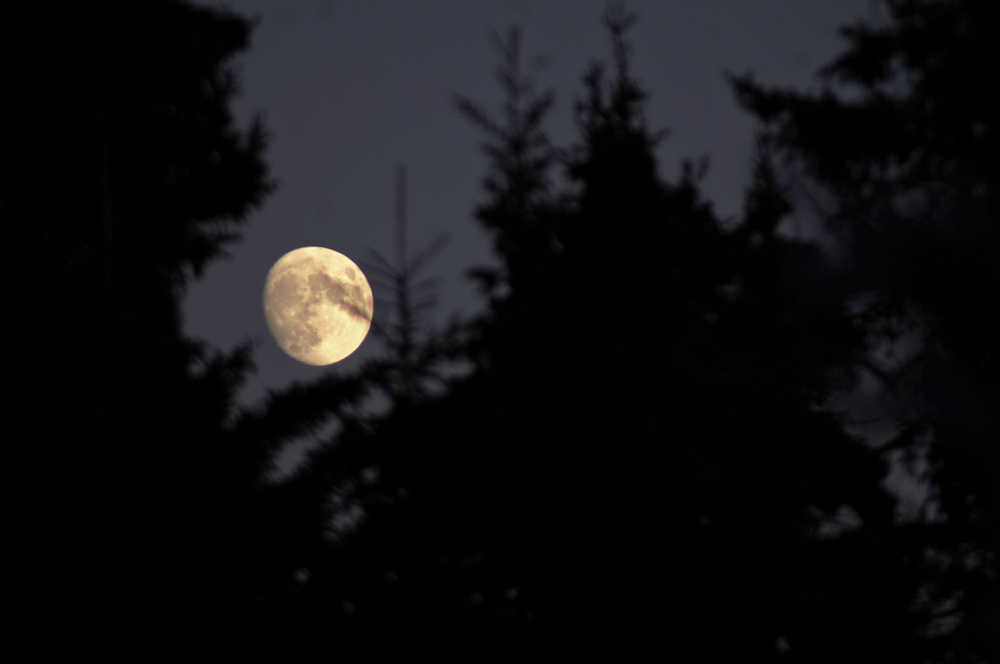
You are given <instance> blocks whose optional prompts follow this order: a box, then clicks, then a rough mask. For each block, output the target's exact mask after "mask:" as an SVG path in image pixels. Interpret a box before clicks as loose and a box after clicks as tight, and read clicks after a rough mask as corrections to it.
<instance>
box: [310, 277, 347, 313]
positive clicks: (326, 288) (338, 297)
mask: <svg viewBox="0 0 1000 664" xmlns="http://www.w3.org/2000/svg"><path fill="white" fill-rule="evenodd" d="M309 290H310V291H311V292H312V294H313V297H314V298H321V297H323V296H326V299H328V300H329V301H330V302H331V303H333V304H335V305H337V306H341V307H343V306H346V304H347V302H346V300H347V288H346V287H345V286H344V284H342V283H340V282H339V281H337V280H336V279H334V278H333V277H331V276H330V275H328V274H324V273H322V272H314V273H313V274H310V275H309ZM316 301H317V302H318V299H317V300H316Z"/></svg>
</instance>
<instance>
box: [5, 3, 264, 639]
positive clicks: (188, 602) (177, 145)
mask: <svg viewBox="0 0 1000 664" xmlns="http://www.w3.org/2000/svg"><path fill="white" fill-rule="evenodd" d="M60 11H61V10H60ZM15 16H16V17H17V18H18V19H19V22H18V24H17V26H16V28H15V29H16V30H20V31H22V33H23V34H33V35H35V37H36V38H37V39H36V40H35V41H34V42H32V44H31V45H30V46H24V47H23V50H22V51H21V52H20V54H19V57H20V62H22V63H23V65H24V66H23V67H22V68H21V74H22V75H23V78H22V77H18V79H17V80H18V81H21V80H24V81H25V86H24V87H23V88H15V92H16V94H14V95H11V97H10V98H9V102H8V103H7V104H6V106H7V111H6V115H5V117H6V118H7V119H9V123H8V124H6V125H5V127H4V129H5V131H6V132H7V135H8V136H9V137H10V141H9V145H10V147H11V149H10V150H8V151H7V152H6V155H5V164H6V166H5V168H6V171H5V175H8V176H9V177H5V178H4V182H3V192H2V200H3V214H4V217H5V220H6V221H8V223H11V224H16V225H19V226H20V227H23V228H26V229H27V230H28V232H29V235H30V236H31V238H32V245H33V246H36V247H38V248H40V249H41V251H42V253H43V254H44V256H45V269H44V270H39V271H38V277H37V280H36V282H37V286H38V287H39V295H38V296H36V297H35V298H33V302H32V303H31V304H30V305H29V308H28V309H27V310H25V312H24V315H25V316H26V317H27V318H29V319H31V320H32V321H34V324H33V331H32V333H31V337H32V339H31V347H32V348H37V349H38V351H37V353H38V354H37V355H36V357H37V358H38V366H37V367H35V369H34V371H33V374H34V379H33V381H32V382H31V383H29V387H28V391H29V399H31V402H32V403H33V406H34V408H33V409H31V410H30V411H28V412H26V413H25V415H27V416H28V417H30V418H32V421H31V423H30V426H29V428H28V429H27V430H26V431H29V432H30V433H28V434H27V436H26V438H25V447H28V448H30V449H31V455H30V456H31V458H32V459H33V460H35V463H36V464H37V465H34V466H30V467H31V468H32V472H31V473H30V475H31V477H32V480H33V482H34V483H35V484H36V486H35V487H33V489H34V490H33V491H31V492H30V493H29V492H26V493H25V494H23V496H22V499H23V503H24V505H25V509H26V510H31V513H32V515H33V520H34V523H35V527H36V530H37V531H38V534H37V536H36V537H34V538H33V540H32V541H35V542H38V543H39V546H38V549H39V551H38V552H37V555H36V563H37V564H39V565H40V566H41V567H42V569H43V570H44V571H42V572H40V573H39V575H38V577H37V579H38V584H39V585H40V586H43V587H44V588H45V589H46V590H49V591H51V594H49V595H47V594H45V593H43V592H42V591H41V590H40V591H39V595H40V597H43V598H44V599H43V600H42V601H43V603H47V604H48V605H50V606H52V607H59V608H58V609H53V611H52V612H51V613H46V614H44V616H43V619H44V617H45V616H47V617H49V618H50V619H55V618H56V617H57V615H58V614H59V613H62V617H64V618H65V619H66V623H65V624H77V625H81V626H82V625H93V624H94V623H95V622H106V623H107V624H109V625H110V624H115V625H118V626H117V627H116V628H115V629H116V630H118V631H122V632H129V633H134V632H133V630H134V629H135V628H136V627H145V628H150V629H157V630H159V629H166V628H167V627H168V625H167V622H166V621H173V624H174V625H175V626H178V628H179V626H180V625H181V624H183V623H185V622H187V621H189V620H192V619H197V618H199V617H205V616H206V615H211V614H213V613H214V612H216V611H222V610H223V607H227V608H231V607H232V606H233V605H234V604H236V603H237V597H236V596H237V595H238V594H239V593H240V592H242V591H243V590H244V589H245V588H246V587H247V585H248V584H247V570H248V566H247V565H246V564H245V563H246V561H247V554H246V551H247V550H248V549H249V550H251V551H253V549H252V547H248V546H246V544H247V539H248V537H249V533H250V532H252V531H253V528H255V527H256V525H255V519H254V518H253V517H251V516H250V514H251V513H252V511H253V509H254V498H253V496H254V492H255V487H256V482H257V478H258V477H259V475H260V473H261V471H262V468H264V467H265V466H266V464H267V462H268V459H269V457H270V454H271V452H272V450H269V449H266V448H260V447H258V448H254V449H248V448H247V447H246V446H245V445H242V443H243V442H244V441H240V440H237V439H236V438H235V437H234V435H233V431H232V429H231V423H232V420H233V418H234V416H235V415H236V412H235V405H234V396H235V392H236V390H237V388H238V386H239V385H240V383H241V382H242V380H243V378H244V376H245V375H246V373H247V371H249V370H250V369H251V366H252V365H251V361H250V354H249V348H248V347H247V346H241V347H239V348H237V349H235V350H233V351H231V352H219V351H214V350H211V349H209V348H208V347H207V346H206V345H204V344H202V343H200V342H198V341H195V340H192V339H189V338H186V337H185V336H184V335H183V332H182V329H181V316H180V308H179V307H180V298H181V297H182V295H183V294H184V292H185V287H186V286H187V285H188V284H189V283H190V282H191V280H192V279H193V278H196V277H197V276H199V275H200V274H201V272H202V270H203V268H204V266H205V265H206V264H207V263H208V262H209V261H211V260H213V259H215V258H217V257H219V256H221V255H223V254H224V253H225V250H226V249H227V248H228V247H229V246H231V244H232V243H233V242H234V241H236V240H237V239H238V238H239V229H240V226H241V225H242V224H243V223H244V222H245V220H246V218H247V215H248V214H249V213H250V211H251V210H253V209H254V207H255V206H257V205H258V204H259V203H260V202H261V201H262V200H263V197H264V196H265V195H266V194H267V193H268V191H269V189H270V187H271V183H270V182H269V180H268V176H267V168H266V166H265V164H264V162H263V159H262V151H263V148H264V145H265V134H264V131H263V128H262V125H261V124H260V123H259V122H256V121H255V122H253V123H252V124H251V125H250V126H249V127H247V128H241V127H238V126H236V125H235V124H234V122H233V119H232V116H231V113H230V110H229V105H230V103H231V100H232V97H233V95H234V94H235V93H236V90H237V86H236V78H235V75H234V72H233V70H232V69H231V67H230V65H229V60H230V58H231V57H232V56H233V55H234V54H236V53H238V52H239V51H241V50H243V49H244V48H246V46H247V43H248V40H249V36H250V31H251V25H250V23H249V22H248V21H247V20H245V19H244V18H242V17H240V16H238V15H235V14H232V13H229V12H225V11H220V10H214V9H207V8H202V7H194V6H191V5H189V4H186V3H183V2H168V1H157V2H145V3H125V2H120V3H113V2H112V3H97V4H94V5H86V6H85V7H83V6H77V7H70V6H67V7H65V13H64V14H63V13H59V14H57V15H53V16H48V17H44V16H39V15H34V16H31V17H30V18H29V17H28V15H27V14H23V15H22V14H20V13H18V14H15ZM12 27H14V26H12ZM248 529H249V530H248ZM252 555H253V554H252V553H251V556H252ZM52 629H53V630H56V629H57V628H55V627H53V628H52Z"/></svg>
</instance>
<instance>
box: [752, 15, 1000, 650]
mask: <svg viewBox="0 0 1000 664" xmlns="http://www.w3.org/2000/svg"><path fill="white" fill-rule="evenodd" d="M884 7H885V8H886V10H887V20H886V21H885V23H884V24H883V25H877V26H873V25H866V24H857V25H853V26H850V27H848V28H845V29H844V30H843V35H844V37H845V38H846V40H847V42H848V46H847V48H846V50H845V52H844V53H843V54H842V55H841V56H839V57H838V58H836V59H835V60H834V61H833V62H832V63H830V65H829V66H827V67H826V68H825V69H824V70H823V71H822V76H823V78H824V80H825V83H826V87H825V90H824V91H823V92H822V93H821V94H819V95H807V94H802V93H799V92H796V91H787V90H775V89H769V88H766V87H764V86H761V85H759V84H757V83H755V82H754V81H753V80H752V79H751V78H749V77H740V78H736V79H735V80H734V84H735V88H736V91H737V94H738V96H739V98H740V100H741V102H742V103H743V104H744V105H745V106H746V107H747V108H748V109H749V110H750V111H751V112H752V113H754V114H755V115H757V116H758V117H759V118H760V119H761V120H763V121H764V123H765V130H766V132H767V133H768V134H769V135H770V137H771V139H772V140H773V141H774V143H775V145H777V146H779V149H780V151H781V153H782V154H783V155H784V156H785V157H786V163H787V165H788V167H787V168H786V169H785V170H786V171H788V172H789V173H795V174H796V175H795V177H797V179H798V180H799V182H800V183H801V185H802V188H803V189H806V190H810V191H812V192H814V194H813V195H814V197H815V198H817V199H818V198H823V199H824V200H827V201H829V203H828V204H827V205H826V206H825V209H824V210H823V212H822V217H823V220H824V222H825V223H826V224H827V225H828V227H829V228H831V229H832V230H834V231H835V233H836V234H837V235H838V236H839V237H840V238H841V240H842V242H843V245H844V247H845V249H846V255H847V263H848V265H849V269H850V274H849V281H850V282H851V287H852V289H853V290H854V292H855V293H856V294H858V295H859V296H860V295H863V296H864V298H863V300H859V301H861V302H863V306H862V308H861V316H862V318H863V320H864V321H865V326H866V329H867V331H868V334H869V336H870V338H871V339H872V340H873V343H881V342H886V341H888V342H893V341H895V340H897V339H899V338H900V337H901V336H903V335H904V334H907V333H908V334H910V336H911V339H912V337H913V336H917V337H918V339H917V341H915V342H914V341H912V340H911V341H910V342H909V344H910V346H911V348H906V347H905V346H904V347H903V350H902V355H903V356H904V359H905V361H897V362H894V363H890V364H889V365H881V366H880V365H879V363H878V362H875V361H874V360H873V361H872V362H869V368H870V369H871V370H873V371H875V373H876V374H877V375H878V376H879V377H880V378H881V379H882V380H883V381H884V383H885V386H886V389H887V390H891V391H892V393H893V394H894V395H895V396H896V397H897V399H898V400H899V401H900V402H901V403H902V404H903V407H904V410H903V411H902V412H905V413H907V415H906V416H905V417H903V418H902V419H901V421H900V422H899V425H900V431H901V432H902V433H901V434H900V435H899V436H898V437H897V438H896V439H895V440H892V441H889V443H888V445H887V446H886V449H887V450H892V451H893V452H894V453H898V452H902V454H903V455H904V458H910V459H912V458H916V457H919V456H920V454H921V452H922V449H921V447H920V446H921V445H929V447H928V448H927V451H926V457H927V462H928V470H927V471H926V472H925V474H924V475H925V476H924V477H923V479H924V480H926V481H927V482H929V494H928V496H927V498H926V501H925V505H926V507H927V509H925V510H924V513H923V518H922V519H921V521H920V525H921V528H919V531H920V533H921V538H923V539H922V541H921V547H922V552H921V554H920V558H921V562H920V569H921V577H922V582H923V589H922V591H921V600H920V604H921V605H922V607H923V609H924V610H925V611H926V612H927V614H928V615H930V616H931V617H932V618H931V619H930V624H931V625H930V628H929V630H928V633H929V634H930V635H932V638H929V639H928V646H927V648H926V649H925V657H926V661H995V660H996V657H997V656H998V644H997V641H996V635H997V633H998V630H997V628H996V624H997V616H998V611H1000V603H998V601H1000V600H998V591H997V575H996V570H997V559H996V555H997V550H998V543H1000V542H998V535H1000V522H998V519H1000V510H998V505H1000V501H998V493H997V486H998V484H1000V474H998V473H1000V459H998V457H997V446H996V441H997V440H1000V429H998V426H997V422H998V420H997V417H996V414H995V411H996V407H997V405H998V404H1000V365H998V364H997V354H996V349H995V346H996V340H997V339H1000V317H998V315H997V312H996V307H995V306H993V303H994V302H995V301H996V295H995V293H996V291H997V288H998V287H1000V271H998V268H997V260H996V258H997V251H998V248H1000V244H998V240H1000V237H998V234H997V233H998V226H997V185H998V182H1000V180H998V171H997V166H996V161H995V160H994V159H993V158H992V154H993V153H994V152H995V150H996V148H997V127H996V119H997V118H998V117H1000V110H998V108H997V103H996V98H995V95H992V94H991V93H990V92H989V89H988V88H989V86H988V85H986V84H985V81H987V80H989V78H990V71H991V68H992V64H991V63H992V62H994V61H995V59H996V51H997V46H996V39H995V32H996V28H997V26H998V24H1000V14H998V13H997V8H996V6H995V5H994V4H993V3H988V2H977V1H975V0H970V1H961V0H912V1H911V0H900V1H890V2H885V3H884ZM915 332H916V333H917V334H916V335H914V333H915ZM906 356H908V357H906ZM914 432H919V433H920V435H915V433H914Z"/></svg>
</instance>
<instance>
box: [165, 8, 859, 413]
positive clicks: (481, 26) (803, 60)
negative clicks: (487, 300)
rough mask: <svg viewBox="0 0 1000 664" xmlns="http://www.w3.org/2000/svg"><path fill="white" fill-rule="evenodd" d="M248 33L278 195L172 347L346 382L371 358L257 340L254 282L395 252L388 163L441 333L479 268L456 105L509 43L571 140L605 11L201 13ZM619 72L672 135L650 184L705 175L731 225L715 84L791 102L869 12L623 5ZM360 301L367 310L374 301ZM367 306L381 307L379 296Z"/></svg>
mask: <svg viewBox="0 0 1000 664" xmlns="http://www.w3.org/2000/svg"><path fill="white" fill-rule="evenodd" d="M198 4H202V5H206V6H224V7H229V8H231V9H233V10H235V11H237V12H239V13H241V14H243V15H246V16H253V17H257V18H258V19H259V24H258V26H257V28H256V30H255V32H254V34H253V38H252V41H251V45H250V48H249V50H248V51H247V52H246V53H245V54H244V55H243V56H242V57H240V58H239V59H238V61H237V63H236V64H237V67H238V71H239V72H240V75H241V81H242V94H241V96H240V97H239V98H238V100H237V103H236V106H235V109H234V110H235V111H236V115H237V118H238V119H239V121H240V122H241V123H244V122H245V121H246V119H247V118H249V117H250V116H251V115H252V114H253V113H255V112H260V113H261V114H262V115H263V118H264V121H265V124H266V125H267V127H268V129H269V130H270V132H271V135H272V142H271V146H270V148H269V150H268V152H267V154H266V159H267V161H268V162H269V164H270V165H271V169H272V175H273V177H274V178H275V179H276V180H277V183H278V189H277V190H276V191H275V192H274V194H272V196H271V197H270V198H269V199H268V200H267V202H266V203H265V204H264V206H263V207H262V208H261V209H260V210H259V211H257V212H256V213H255V214H254V215H252V217H251V218H250V219H249V222H248V224H247V227H246V229H245V234H244V240H243V242H241V243H240V244H238V245H237V246H235V247H234V248H233V252H232V257H231V258H230V259H228V260H222V261H218V262H216V263H215V264H214V265H212V266H211V267H210V268H209V269H208V270H207V272H206V274H205V276H204V278H203V279H202V280H201V282H199V283H197V284H195V285H194V286H193V287H192V288H191V290H190V291H189V294H188V297H187V298H186V300H185V303H184V314H185V327H186V331H187V332H188V333H189V334H190V335H192V336H195V337H198V338H202V339H205V340H206V341H208V342H210V343H211V344H213V345H214V346H216V347H220V348H224V349H228V348H231V347H232V346H233V345H235V344H237V343H240V342H242V341H246V340H248V339H249V340H252V341H253V342H254V348H255V350H254V358H255V361H256V363H257V373H256V375H255V376H254V377H252V378H251V379H250V380H249V381H248V384H247V386H246V388H245V389H244V391H243V393H242V398H243V399H244V400H245V401H246V402H254V401H256V400H257V399H258V398H259V397H261V396H262V395H263V394H264V393H265V391H266V390H268V389H276V388H280V387H282V386H284V385H286V384H287V383H289V382H290V381H293V380H309V379H311V378H314V377H316V376H318V375H321V374H322V373H323V372H326V371H344V370H347V371H350V370H352V369H353V368H356V366H357V362H358V361H359V360H361V359H363V358H364V357H365V356H366V353H370V352H372V351H373V350H374V344H373V343H372V340H371V339H369V340H368V341H366V342H365V343H364V344H363V345H362V347H361V349H360V350H359V351H358V352H357V353H355V355H354V356H352V358H348V360H346V361H344V362H342V363H339V364H334V365H332V366H331V367H311V366H307V365H304V364H300V363H298V362H297V361H295V360H293V359H291V358H289V357H287V356H286V355H284V353H283V352H282V351H281V350H280V349H279V348H278V347H277V345H276V344H275V343H274V341H273V340H272V339H271V337H270V334H269V332H268V330H267V326H266V323H265V321H264V315H263V311H262V307H261V289H262V288H263V284H264V278H265V276H266V274H267V270H268V269H269V268H270V266H271V265H272V264H273V263H274V261H276V260H277V259H278V258H279V257H280V256H281V255H282V254H284V253H285V252H287V251H289V250H291V249H294V248H296V247H299V246H304V245H321V246H327V247H330V248H332V249H336V250H337V251H340V252H342V253H344V254H346V255H348V256H350V257H351V258H352V259H354V260H355V261H356V262H358V263H361V264H362V265H364V264H365V263H366V262H367V261H369V258H370V251H371V250H372V249H375V250H378V251H379V252H380V253H382V254H383V255H385V256H391V255H392V253H393V240H392V238H393V234H392V231H393V221H394V177H395V176H394V172H395V170H394V169H395V164H397V163H403V164H405V165H406V167H407V170H408V196H407V197H408V217H409V222H410V232H409V244H410V246H411V248H414V249H419V248H421V247H422V246H424V245H426V244H427V243H428V242H429V241H430V240H431V239H432V238H434V237H435V236H437V235H438V234H439V233H441V232H442V231H444V232H447V233H448V234H449V235H450V238H451V239H450V242H449V243H448V244H447V245H446V246H445V248H444V250H443V251H442V252H441V253H440V254H438V256H437V258H436V259H435V260H434V261H432V262H431V263H430V264H429V266H428V268H427V269H426V271H425V273H424V274H425V275H427V276H431V275H433V276H437V277H439V278H441V280H442V285H441V288H440V291H439V295H440V305H439V307H438V311H437V314H438V316H437V318H438V320H443V319H444V318H446V317H447V316H449V315H451V314H452V313H471V312H472V311H475V310H476V308H477V306H478V304H477V300H476V296H475V292H474V290H473V288H472V287H471V284H470V283H469V282H468V280H467V279H465V278H464V276H463V272H464V271H465V270H466V269H467V268H468V267H470V266H473V265H479V264H483V263H486V262H490V261H491V260H492V259H491V254H490V247H489V243H488V240H487V238H486V236H485V234H484V233H482V231H481V230H480V228H479V226H478V224H477V222H476V221H475V219H474V218H473V209H474V207H475V205H476V204H477V203H478V202H479V201H481V200H483V193H482V190H481V188H480V181H481V178H482V176H483V175H484V174H485V168H486V162H485V158H484V157H483V156H482V155H481V154H480V152H479V148H478V144H479V141H480V139H481V138H482V136H481V134H480V133H479V132H478V131H477V130H476V129H475V128H474V127H473V126H472V125H470V124H469V123H468V122H467V121H466V120H465V119H464V118H463V117H462V116H460V115H459V114H458V112H457V111H456V110H455V109H454V105H453V102H452V100H453V97H454V95H455V94H462V95H465V96H468V97H470V98H472V99H474V100H476V101H480V102H483V103H484V104H486V106H487V107H489V108H494V107H495V105H496V103H497V102H498V101H499V99H500V94H499V90H498V87H497V85H496V83H495V81H494V80H493V71H494V69H495V66H496V63H497V58H496V54H495V52H494V51H493V50H492V48H491V45H490V39H489V36H490V33H491V31H493V30H499V31H506V29H507V28H509V27H510V26H512V25H519V26H521V27H522V29H523V36H524V39H523V51H524V53H525V54H526V55H527V56H535V55H540V56H543V57H545V58H546V60H547V65H546V66H545V68H544V69H543V70H542V71H541V73H540V75H539V76H538V83H539V84H540V86H542V87H551V88H552V89H553V90H554V91H555V93H556V105H555V108H554V109H553V112H552V114H551V116H550V121H549V124H548V128H549V133H550V136H551V137H552V138H553V140H554V141H555V142H556V143H557V144H559V145H566V144H567V143H568V142H569V141H572V140H575V133H574V127H573V122H572V103H573V101H574V99H575V98H576V96H577V95H578V94H579V93H580V92H581V90H582V87H581V84H580V81H581V77H582V75H583V73H584V70H585V68H586V66H587V65H588V63H590V62H591V61H593V60H594V59H597V58H600V59H602V60H608V59H609V58H610V53H609V49H608V40H607V36H606V33H605V31H604V29H603V28H602V26H601V22H600V18H601V14H602V12H603V9H604V7H605V0H559V1H557V0H506V1H504V0H422V1H421V2H409V1H407V0H229V1H228V2H219V1H217V0H201V1H200V2H199V3H198ZM628 7H629V8H630V9H631V10H632V11H634V12H635V13H636V14H637V15H638V19H639V20H638V23H637V25H636V26H635V28H634V29H633V30H632V33H631V37H632V45H633V54H634V58H633V67H634V72H635V74H636V77H637V78H638V79H639V81H640V82H641V83H642V84H643V85H644V87H645V88H646V89H647V91H648V92H649V93H650V100H649V103H648V105H647V106H646V113H647V120H648V121H649V124H650V126H651V127H652V128H654V129H656V128H666V129H669V131H670V134H669V137H668V138H667V140H665V141H664V142H663V143H662V144H661V147H660V149H659V155H658V156H659V159H660V170H661V173H662V174H664V175H665V176H668V177H673V176H674V175H675V174H676V172H677V170H678V167H679V164H680V161H681V160H682V159H683V158H685V157H698V156H701V155H708V156H709V158H710V160H711V167H710V170H709V173H708V175H707V177H706V179H705V181H704V187H703V191H704V193H705V195H706V196H707V197H708V198H709V199H710V200H711V201H713V203H714V205H715V209H716V211H717V212H718V213H719V214H720V215H721V216H723V217H724V218H725V217H730V216H735V215H736V214H737V213H738V211H739V209H740V206H741V202H742V196H743V189H744V187H745V186H746V184H747V181H748V175H749V172H750V170H749V169H750V157H751V147H752V144H753V132H754V123H753V121H752V119H751V118H750V117H749V116H747V115H746V114H744V113H743V112H742V111H741V110H740V109H739V108H738V107H737V105H736V103H735V101H734V99H733V96H732V94H731V93H730V91H729V88H728V86H727V85H726V82H725V79H724V76H723V74H724V72H726V71H732V72H736V73H743V72H747V71H750V72H753V73H754V74H755V75H756V77H757V78H758V80H761V81H763V82H767V83H772V84H780V85H791V86H796V87H799V88H804V87H807V86H811V85H812V84H813V80H814V79H813V74H814V72H815V71H816V69H817V68H819V67H820V66H821V65H822V64H824V63H825V62H826V61H828V60H829V59H830V58H831V57H832V56H833V55H834V54H835V53H836V52H837V51H838V50H839V49H840V47H841V42H840V40H839V38H838V37H837V34H836V28H837V27H838V26H839V25H841V24H843V23H846V22H850V21H852V20H853V19H854V18H856V17H861V16H870V15H871V12H872V11H874V10H873V9H872V2H871V0H840V1H838V2H830V1H829V0H797V1H796V2H788V1H787V0H753V1H748V0H700V1H698V2H695V1H693V0H632V1H631V2H629V3H628ZM375 295H376V298H378V297H379V293H378V292H376V294H375ZM376 302H377V304H376V306H378V299H376Z"/></svg>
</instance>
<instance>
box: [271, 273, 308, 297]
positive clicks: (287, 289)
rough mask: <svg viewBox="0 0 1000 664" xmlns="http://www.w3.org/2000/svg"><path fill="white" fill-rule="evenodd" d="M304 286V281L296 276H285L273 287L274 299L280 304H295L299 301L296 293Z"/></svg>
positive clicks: (279, 278)
mask: <svg viewBox="0 0 1000 664" xmlns="http://www.w3.org/2000/svg"><path fill="white" fill-rule="evenodd" d="M301 286H302V281H301V280H300V279H299V278H297V277H296V276H295V275H294V274H284V275H282V276H280V277H278V279H277V280H276V281H275V282H274V285H273V286H272V287H271V290H272V292H273V296H272V299H273V300H276V301H278V302H293V301H295V300H297V299H298V297H297V295H296V293H297V292H298V289H299V288H300V287H301Z"/></svg>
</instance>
